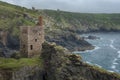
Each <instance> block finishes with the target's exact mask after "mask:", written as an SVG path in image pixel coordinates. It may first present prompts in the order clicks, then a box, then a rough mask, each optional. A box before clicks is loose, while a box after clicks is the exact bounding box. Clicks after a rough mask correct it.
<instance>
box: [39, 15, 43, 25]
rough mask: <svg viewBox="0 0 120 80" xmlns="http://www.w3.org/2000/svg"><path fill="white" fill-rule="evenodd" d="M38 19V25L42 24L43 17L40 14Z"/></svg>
mask: <svg viewBox="0 0 120 80" xmlns="http://www.w3.org/2000/svg"><path fill="white" fill-rule="evenodd" d="M38 20H39V22H38V24H39V26H43V18H42V16H40V17H39V19H38Z"/></svg>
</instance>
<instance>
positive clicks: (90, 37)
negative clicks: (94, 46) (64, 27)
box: [83, 35, 100, 40]
mask: <svg viewBox="0 0 120 80" xmlns="http://www.w3.org/2000/svg"><path fill="white" fill-rule="evenodd" d="M83 38H84V39H92V40H94V39H100V37H97V36H93V35H89V36H88V37H83Z"/></svg>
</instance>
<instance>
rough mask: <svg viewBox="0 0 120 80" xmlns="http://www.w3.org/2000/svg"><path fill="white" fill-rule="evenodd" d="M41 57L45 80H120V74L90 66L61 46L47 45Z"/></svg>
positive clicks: (44, 46) (44, 45)
mask: <svg viewBox="0 0 120 80" xmlns="http://www.w3.org/2000/svg"><path fill="white" fill-rule="evenodd" d="M41 56H42V57H43V60H44V68H45V71H46V72H45V80H120V74H116V73H112V72H108V71H106V70H104V69H101V68H99V67H97V66H93V65H89V64H87V63H85V62H83V61H82V58H81V56H80V55H76V54H72V53H70V52H69V51H68V50H66V49H65V48H63V47H61V46H56V45H50V44H47V43H45V44H43V51H42V55H41Z"/></svg>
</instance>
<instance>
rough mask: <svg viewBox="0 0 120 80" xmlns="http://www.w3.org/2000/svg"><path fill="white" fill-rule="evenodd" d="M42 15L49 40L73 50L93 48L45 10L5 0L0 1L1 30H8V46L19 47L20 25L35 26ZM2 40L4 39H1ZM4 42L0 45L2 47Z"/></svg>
mask: <svg viewBox="0 0 120 80" xmlns="http://www.w3.org/2000/svg"><path fill="white" fill-rule="evenodd" d="M40 15H42V16H43V18H44V25H45V27H44V28H45V33H46V35H45V38H46V40H47V41H49V42H55V43H57V44H58V45H62V46H64V47H66V48H68V49H69V50H71V51H73V50H75V49H77V48H79V47H81V48H79V50H85V49H93V46H92V45H91V44H89V43H88V42H86V41H85V40H81V39H80V38H78V35H77V34H76V33H74V32H71V31H70V30H69V29H68V28H69V27H68V28H66V29H63V27H65V26H62V25H61V26H59V27H57V23H56V21H57V20H55V19H52V16H49V15H47V14H46V13H45V11H44V10H32V9H27V8H24V7H19V6H16V5H11V4H8V3H5V2H0V31H7V32H8V35H7V36H6V37H7V40H6V41H7V43H6V44H7V47H8V48H10V49H11V48H12V49H19V33H20V29H19V28H20V26H28V25H31V26H34V25H35V24H36V23H37V19H38V16H40ZM1 42H2V41H1ZM2 44H3V43H1V45H0V47H1V48H2V46H3V45H2Z"/></svg>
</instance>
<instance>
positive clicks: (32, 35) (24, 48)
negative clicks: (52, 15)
mask: <svg viewBox="0 0 120 80" xmlns="http://www.w3.org/2000/svg"><path fill="white" fill-rule="evenodd" d="M20 32H21V33H20V52H21V54H22V56H23V57H34V56H38V55H40V52H41V49H42V43H43V42H44V29H43V24H42V17H39V22H38V24H37V25H36V26H35V27H32V26H22V27H20Z"/></svg>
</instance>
